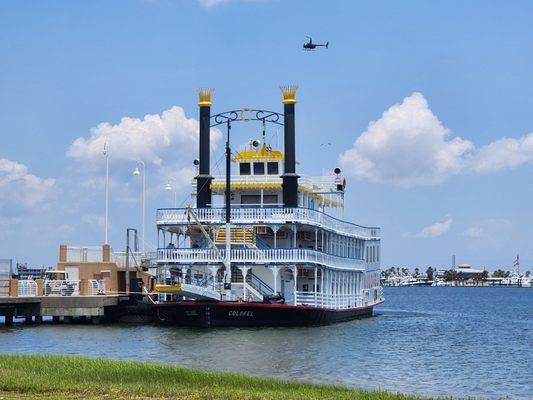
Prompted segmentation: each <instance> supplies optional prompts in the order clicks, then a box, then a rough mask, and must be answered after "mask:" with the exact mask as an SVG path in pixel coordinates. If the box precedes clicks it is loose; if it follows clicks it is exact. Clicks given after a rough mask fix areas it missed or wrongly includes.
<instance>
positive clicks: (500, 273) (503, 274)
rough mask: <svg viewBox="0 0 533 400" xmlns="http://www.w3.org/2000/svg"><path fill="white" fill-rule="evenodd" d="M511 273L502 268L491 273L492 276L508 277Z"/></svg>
mask: <svg viewBox="0 0 533 400" xmlns="http://www.w3.org/2000/svg"><path fill="white" fill-rule="evenodd" d="M509 275H511V273H510V272H509V271H504V270H503V269H497V270H496V271H494V272H493V273H492V277H493V278H508V277H509Z"/></svg>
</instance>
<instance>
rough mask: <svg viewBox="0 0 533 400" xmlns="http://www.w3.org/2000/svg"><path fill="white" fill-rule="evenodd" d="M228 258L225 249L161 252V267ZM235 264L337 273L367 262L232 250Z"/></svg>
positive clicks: (308, 253) (301, 252)
mask: <svg viewBox="0 0 533 400" xmlns="http://www.w3.org/2000/svg"><path fill="white" fill-rule="evenodd" d="M225 256H226V250H225V249H218V250H215V249H159V250H158V262H160V263H173V262H175V263H182V264H191V263H217V262H221V261H222V260H223V259H224V258H225ZM230 259H231V261H232V262H240V263H251V264H273V263H281V264H294V263H297V264H301V263H308V264H318V265H324V266H328V267H330V268H336V269H349V270H364V269H365V263H364V261H363V260H359V259H354V258H345V257H338V256H333V255H331V254H327V253H323V252H321V251H316V250H312V249H265V250H263V249H231V253H230Z"/></svg>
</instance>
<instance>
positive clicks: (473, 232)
mask: <svg viewBox="0 0 533 400" xmlns="http://www.w3.org/2000/svg"><path fill="white" fill-rule="evenodd" d="M463 236H466V237H471V238H479V237H481V236H483V228H480V227H479V226H471V227H470V228H468V229H467V230H465V231H464V232H463Z"/></svg>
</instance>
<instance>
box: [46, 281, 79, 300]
mask: <svg viewBox="0 0 533 400" xmlns="http://www.w3.org/2000/svg"><path fill="white" fill-rule="evenodd" d="M43 295H44V296H79V295H80V281H79V280H45V281H44V284H43Z"/></svg>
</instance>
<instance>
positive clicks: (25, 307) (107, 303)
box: [0, 295, 119, 326]
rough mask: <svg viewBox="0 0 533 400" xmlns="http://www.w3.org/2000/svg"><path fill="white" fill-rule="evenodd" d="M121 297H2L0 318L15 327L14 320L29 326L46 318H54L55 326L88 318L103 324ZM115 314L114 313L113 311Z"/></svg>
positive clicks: (0, 299) (7, 324) (0, 300)
mask: <svg viewBox="0 0 533 400" xmlns="http://www.w3.org/2000/svg"><path fill="white" fill-rule="evenodd" d="M118 303H119V296H117V295H108V296H40V297H0V316H3V317H5V325H6V326H10V325H12V324H13V319H14V318H24V322H25V323H27V324H30V323H33V321H34V319H35V322H36V323H39V322H42V320H43V317H52V318H53V322H54V323H58V322H60V320H61V318H63V320H64V321H65V322H68V321H72V320H73V319H80V318H84V319H86V320H87V321H91V320H92V319H93V318H95V319H97V320H98V321H100V320H101V319H105V317H106V315H107V313H106V310H111V309H113V308H115V307H116V306H117V305H118ZM111 314H112V312H111Z"/></svg>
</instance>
